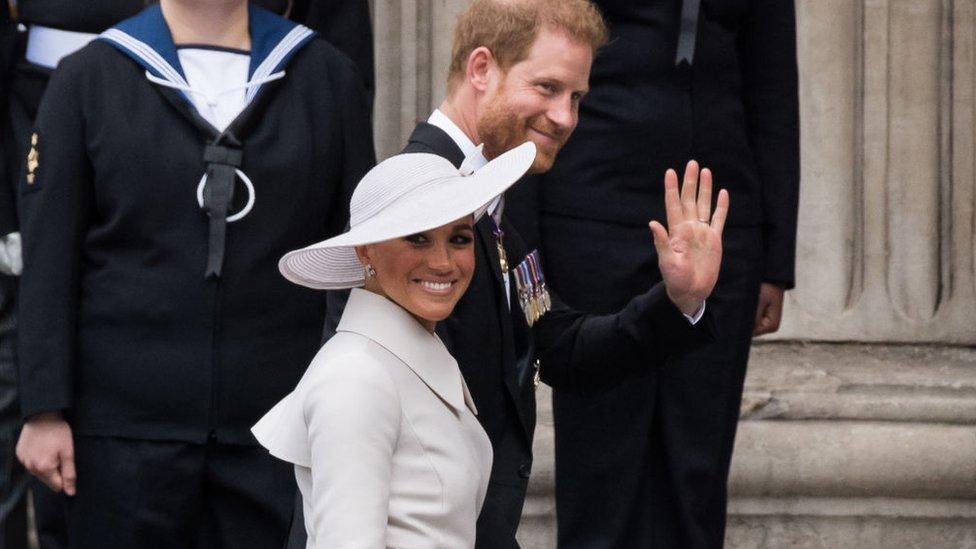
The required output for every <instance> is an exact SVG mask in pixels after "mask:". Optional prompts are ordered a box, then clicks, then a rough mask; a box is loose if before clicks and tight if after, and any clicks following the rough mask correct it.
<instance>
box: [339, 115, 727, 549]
mask: <svg viewBox="0 0 976 549" xmlns="http://www.w3.org/2000/svg"><path fill="white" fill-rule="evenodd" d="M403 152H404V153H414V152H426V153H433V154H438V155H440V156H443V157H444V158H447V159H448V160H450V161H451V162H452V163H453V164H454V165H456V166H460V165H461V162H462V161H463V160H464V157H463V154H462V152H461V150H460V149H459V148H458V146H457V145H456V144H455V143H454V141H452V140H451V138H450V137H449V136H448V135H447V134H446V133H444V131H442V130H441V129H440V128H437V127H436V126H432V125H430V124H427V123H421V124H419V125H418V126H417V128H416V129H415V130H414V132H413V134H412V135H411V136H410V141H409V143H408V144H407V146H406V147H405V148H404V149H403ZM502 230H503V231H504V233H505V237H504V245H505V253H506V256H507V257H508V260H509V263H510V264H511V265H512V266H515V265H517V264H518V263H520V262H521V261H522V260H523V259H524V258H525V256H526V255H527V254H528V253H529V251H530V250H529V249H528V248H527V247H526V246H525V243H524V242H523V241H522V239H521V237H520V236H519V234H518V233H517V232H516V231H515V229H514V227H513V226H512V225H511V224H510V223H509V222H508V220H507V219H505V218H504V217H503V220H502ZM476 233H477V238H476V239H475V243H476V244H475V254H476V265H475V272H474V275H473V277H472V280H471V285H470V286H469V287H468V291H467V292H466V293H465V294H464V296H463V297H462V298H461V300H460V301H459V302H458V304H457V306H456V307H455V308H454V312H453V313H452V314H451V316H450V317H449V318H448V319H446V320H445V321H443V322H441V323H440V324H438V327H437V332H438V334H439V335H440V336H441V338H442V339H443V340H444V342H445V344H446V345H447V346H448V348H449V349H450V350H451V352H452V354H453V355H454V356H455V358H457V360H458V364H459V365H460V368H461V372H462V374H463V375H464V379H465V381H466V382H467V385H468V388H469V389H470V391H471V394H472V396H473V397H474V401H475V404H476V405H477V407H478V419H479V421H480V422H481V424H482V426H483V427H484V428H485V431H486V432H487V433H488V437H489V438H490V439H491V442H492V447H493V449H494V462H493V464H492V473H491V480H490V484H489V486H488V495H487V497H486V500H485V504H484V507H483V508H482V511H481V516H480V517H479V519H478V542H477V546H478V547H479V548H509V547H517V544H516V542H515V532H516V530H517V528H518V523H519V519H520V518H521V514H522V505H523V503H524V500H525V491H526V488H527V486H528V479H529V475H530V473H531V468H532V436H533V433H534V430H535V421H536V415H535V414H536V411H535V384H534V383H533V378H534V376H535V372H536V368H538V369H539V373H540V376H541V379H542V381H545V382H546V383H547V384H549V385H552V386H554V387H560V388H562V389H564V390H567V391H573V392H578V393H584V394H587V393H592V392H596V391H599V390H600V389H602V388H606V387H609V386H612V385H614V384H616V383H619V382H620V381H622V380H623V379H625V378H626V377H627V376H629V375H631V374H633V373H637V372H643V371H647V370H649V369H651V368H654V367H656V366H659V365H660V364H661V363H662V362H663V360H664V357H665V356H667V355H668V354H669V353H680V352H682V351H684V350H685V349H689V348H692V347H695V346H697V345H700V344H702V343H705V342H707V341H709V340H710V339H711V338H712V337H713V335H714V333H713V330H714V329H713V327H712V321H711V317H710V315H709V314H708V313H707V311H706V315H705V317H704V318H702V320H701V321H700V322H699V323H698V324H697V325H696V326H694V327H693V326H691V325H690V324H689V322H688V320H687V319H686V318H685V317H684V316H683V315H682V314H681V312H680V311H678V309H677V308H675V307H674V305H673V304H672V303H671V301H670V300H669V299H668V298H667V295H666V293H665V291H664V285H663V284H658V285H656V286H654V287H653V288H651V289H650V290H647V291H646V292H645V293H643V294H641V295H639V296H637V297H635V298H634V299H633V300H631V302H630V303H629V304H627V305H626V306H625V307H624V308H623V309H621V310H620V311H619V312H617V313H615V314H611V315H603V316H598V315H585V314H583V313H580V312H578V311H574V310H572V309H570V308H568V307H566V306H565V305H564V304H563V302H562V301H560V299H559V297H558V296H556V295H552V310H551V311H549V312H548V313H547V314H546V315H545V316H543V317H542V318H541V319H540V320H539V321H538V322H536V323H535V325H534V326H533V327H532V328H531V329H530V328H529V326H528V324H527V323H526V321H525V317H524V315H523V313H522V311H521V310H520V309H519V305H518V303H517V302H513V301H512V300H510V299H509V297H508V296H506V295H505V292H504V285H503V281H502V273H501V270H500V267H499V261H498V251H497V248H496V246H495V240H494V238H495V237H494V235H493V234H492V227H491V223H490V221H489V220H488V218H487V217H485V218H483V219H481V220H480V221H479V222H478V223H477V225H476ZM511 284H512V285H514V284H515V281H514V277H513V278H512V281H511ZM506 302H509V303H512V304H511V308H510V306H509V305H508V304H507V303H506ZM335 303H338V301H337V300H334V299H331V298H330V300H329V308H330V314H329V317H330V321H329V323H330V324H332V325H334V324H335V322H336V321H337V319H338V317H339V316H340V315H341V311H340V310H337V309H334V308H333V306H334V304H335Z"/></svg>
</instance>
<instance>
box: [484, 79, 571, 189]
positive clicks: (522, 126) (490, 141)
mask: <svg viewBox="0 0 976 549" xmlns="http://www.w3.org/2000/svg"><path fill="white" fill-rule="evenodd" d="M504 84H505V81H504V80H502V82H501V84H500V85H499V88H501V87H503V86H504ZM530 126H532V127H534V128H536V129H538V130H541V131H543V132H545V133H547V134H549V135H552V136H555V137H556V140H557V143H555V144H553V143H541V144H540V143H536V147H537V152H536V155H535V160H534V161H533V162H532V167H531V168H529V173H545V172H547V171H549V168H552V164H553V162H555V160H556V153H558V152H559V149H561V148H562V146H563V144H565V143H566V139H568V138H569V132H566V131H565V130H562V129H559V128H558V127H557V126H555V125H554V124H552V122H550V121H549V120H547V119H546V118H545V114H539V115H537V116H535V117H532V118H522V117H520V116H519V115H518V114H517V113H516V112H515V108H514V107H513V106H512V105H511V104H510V103H509V102H508V101H507V97H505V95H504V93H502V92H498V93H496V94H495V96H494V97H492V98H491V100H490V101H489V102H488V104H487V105H485V109H484V112H483V113H482V115H481V117H480V118H478V122H477V129H478V137H479V138H480V139H481V142H482V143H484V144H485V147H484V151H483V152H484V155H485V158H487V159H489V160H491V159H493V158H495V157H497V156H498V155H500V154H502V153H504V152H506V151H509V150H512V149H514V148H515V147H517V146H519V145H521V144H522V143H525V142H526V141H529V140H530V139H529V127H530Z"/></svg>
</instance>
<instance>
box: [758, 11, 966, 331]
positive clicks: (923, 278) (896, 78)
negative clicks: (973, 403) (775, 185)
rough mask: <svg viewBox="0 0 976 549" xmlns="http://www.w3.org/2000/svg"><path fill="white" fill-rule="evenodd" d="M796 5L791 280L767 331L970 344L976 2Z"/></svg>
mask: <svg viewBox="0 0 976 549" xmlns="http://www.w3.org/2000/svg"><path fill="white" fill-rule="evenodd" d="M797 12H798V13H797V19H798V42H799V44H798V45H799V61H800V99H801V122H802V123H801V143H802V145H801V146H802V179H801V181H802V184H801V193H800V224H799V234H798V246H797V248H798V249H797V252H798V253H797V289H796V291H794V292H791V293H790V294H789V300H788V304H787V308H786V314H785V319H784V325H783V328H782V330H780V332H779V333H778V334H776V336H775V338H774V339H780V340H819V341H877V342H905V343H911V342H922V341H926V342H944V343H954V344H966V345H971V344H973V343H976V322H973V321H972V318H973V304H974V303H976V278H974V276H973V273H974V265H976V264H974V259H976V257H974V254H973V250H974V241H973V205H974V198H976V197H974V192H973V191H974V165H973V157H974V155H976V150H974V142H973V131H974V127H976V126H974V124H976V119H974V111H973V97H974V96H973V85H974V75H976V73H974V57H973V55H974V54H973V47H974V30H976V27H974V13H973V2H972V1H971V0H799V1H798V2H797Z"/></svg>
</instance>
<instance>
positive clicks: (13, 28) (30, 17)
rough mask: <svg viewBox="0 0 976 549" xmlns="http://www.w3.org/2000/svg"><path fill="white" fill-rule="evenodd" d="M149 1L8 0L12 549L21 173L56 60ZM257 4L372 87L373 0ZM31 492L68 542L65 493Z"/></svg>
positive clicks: (7, 444)
mask: <svg viewBox="0 0 976 549" xmlns="http://www.w3.org/2000/svg"><path fill="white" fill-rule="evenodd" d="M150 3H152V1H150V0H86V1H85V2H77V1H75V0H12V1H9V2H8V1H6V0H0V126H2V129H0V468H2V469H0V470H2V471H6V472H5V473H0V531H2V532H3V535H5V536H7V538H6V539H4V541H6V547H9V548H10V549H18V548H20V547H24V548H26V547H27V545H26V544H27V536H26V533H24V532H23V530H24V529H26V524H27V519H26V503H27V497H26V491H27V478H28V477H29V475H26V474H25V473H24V471H23V469H22V468H20V467H19V466H17V464H16V463H15V462H16V458H15V457H14V445H15V444H16V440H17V435H18V432H19V429H20V425H21V418H20V412H19V410H18V403H17V391H16V383H17V376H16V370H17V364H16V355H15V354H14V353H13V349H14V348H15V346H16V315H15V308H16V307H15V306H16V299H15V298H16V293H17V283H18V276H17V275H19V273H20V233H19V228H18V219H17V213H16V189H17V179H18V177H20V176H21V175H22V173H21V172H22V171H23V170H24V169H26V167H27V163H26V159H27V155H28V152H29V150H30V136H31V130H32V127H33V123H34V118H35V116H36V114H37V107H38V105H39V103H40V101H41V97H42V96H43V93H44V89H45V88H46V86H47V83H48V80H49V78H50V75H51V72H52V71H53V69H54V68H55V67H56V66H57V64H58V62H59V61H60V60H61V59H62V58H63V57H65V56H67V55H69V54H71V53H73V52H75V51H77V50H78V49H80V48H81V47H83V46H84V45H85V44H87V43H88V42H90V41H91V40H93V39H95V38H96V37H97V36H98V33H100V32H102V31H104V30H106V29H108V28H109V27H111V26H112V25H115V24H116V23H118V22H120V21H123V20H124V19H127V18H129V17H131V16H133V15H135V14H137V13H139V11H141V10H142V9H144V8H145V7H146V6H147V5H148V4H150ZM257 3H258V4H259V5H261V6H263V7H265V8H267V9H269V10H272V11H274V12H275V13H278V14H279V15H283V16H286V17H288V18H290V19H292V20H293V21H297V22H301V23H303V24H305V25H306V26H308V27H309V28H311V29H313V30H315V31H317V32H318V33H319V35H320V37H321V38H322V39H324V40H326V41H327V42H329V43H330V44H332V45H334V46H335V47H336V48H337V49H338V50H340V51H341V52H342V53H344V54H345V55H346V56H348V57H349V58H350V59H352V60H353V61H354V62H355V63H356V67H357V69H358V72H359V74H360V76H361V77H362V78H363V83H364V85H365V86H366V88H367V92H368V93H370V95H371V94H372V89H373V49H372V48H373V41H372V35H371V32H370V21H369V6H368V2H367V0H258V1H257ZM11 8H14V10H13V11H14V13H11ZM18 27H19V29H18ZM8 115H9V116H8ZM5 464H9V465H5ZM31 491H32V495H33V499H32V501H33V508H34V518H35V523H36V527H37V535H38V541H39V544H40V547H41V549H57V548H60V547H64V546H65V545H66V541H65V534H64V512H63V506H64V503H63V501H62V498H61V497H60V496H59V495H57V494H55V493H54V492H51V491H50V490H48V489H46V488H45V487H44V485H43V484H42V483H41V482H40V481H36V480H35V481H34V482H33V486H32V487H31ZM0 545H2V543H0Z"/></svg>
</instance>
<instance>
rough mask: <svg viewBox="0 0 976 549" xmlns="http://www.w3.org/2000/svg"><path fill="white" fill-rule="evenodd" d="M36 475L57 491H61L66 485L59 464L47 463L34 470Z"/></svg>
mask: <svg viewBox="0 0 976 549" xmlns="http://www.w3.org/2000/svg"><path fill="white" fill-rule="evenodd" d="M34 476H36V477H37V478H39V479H41V482H43V483H44V484H46V485H47V487H48V488H50V489H51V490H54V491H55V492H60V491H61V489H62V488H63V487H64V480H63V479H62V478H61V469H60V468H59V467H58V466H57V465H46V466H43V467H40V468H39V469H38V470H36V471H35V472H34Z"/></svg>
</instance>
